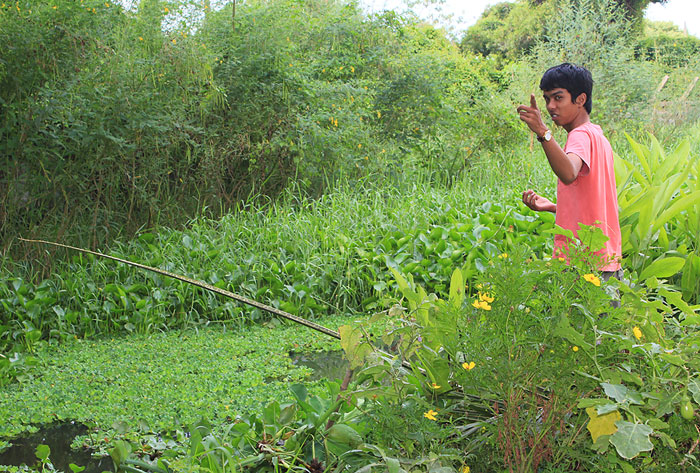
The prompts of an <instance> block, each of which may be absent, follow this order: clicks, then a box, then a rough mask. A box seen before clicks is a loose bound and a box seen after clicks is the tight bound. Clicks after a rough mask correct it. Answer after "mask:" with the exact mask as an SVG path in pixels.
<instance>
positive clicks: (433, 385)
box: [430, 383, 440, 389]
mask: <svg viewBox="0 0 700 473" xmlns="http://www.w3.org/2000/svg"><path fill="white" fill-rule="evenodd" d="M430 387H431V388H433V389H440V385H438V384H435V383H433V384H431V385H430Z"/></svg>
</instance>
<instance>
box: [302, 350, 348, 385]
mask: <svg viewBox="0 0 700 473" xmlns="http://www.w3.org/2000/svg"><path fill="white" fill-rule="evenodd" d="M343 354H344V352H343V351H342V350H338V351H321V352H317V353H295V352H291V353H289V358H290V359H291V360H292V363H294V364H295V365H299V366H306V367H307V368H311V369H312V370H313V373H312V374H311V376H310V377H309V379H310V380H312V381H315V380H319V379H323V378H326V379H329V380H336V379H341V380H342V379H343V378H344V377H345V372H346V371H347V369H348V366H349V364H348V360H346V359H345V358H343Z"/></svg>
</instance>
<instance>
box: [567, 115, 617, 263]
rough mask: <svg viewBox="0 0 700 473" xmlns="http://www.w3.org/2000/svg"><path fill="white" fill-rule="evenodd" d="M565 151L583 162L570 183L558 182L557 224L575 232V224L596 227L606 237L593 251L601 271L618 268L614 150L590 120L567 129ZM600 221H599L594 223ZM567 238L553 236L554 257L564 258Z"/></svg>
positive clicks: (601, 131)
mask: <svg viewBox="0 0 700 473" xmlns="http://www.w3.org/2000/svg"><path fill="white" fill-rule="evenodd" d="M564 152H566V153H574V154H576V155H578V156H579V157H580V158H581V160H582V161H583V165H582V166H581V170H580V171H579V174H578V177H577V178H576V180H575V181H574V182H572V183H571V184H569V185H566V184H564V183H563V182H561V180H559V182H558V183H557V212H556V220H555V222H556V224H557V225H559V226H560V227H562V228H566V229H568V230H572V231H573V232H574V235H576V234H577V230H578V228H579V226H578V224H579V222H580V223H583V224H585V225H588V226H591V225H595V226H597V227H599V228H600V229H601V230H602V231H603V233H604V234H605V235H606V236H607V237H608V238H609V240H608V241H607V242H606V243H605V248H603V250H602V251H600V252H598V253H596V254H599V255H600V256H601V257H602V258H603V262H602V264H601V266H600V267H599V268H598V269H599V270H601V271H616V270H618V269H620V259H621V257H622V242H621V237H620V221H619V218H618V211H617V188H616V186H615V170H614V168H613V151H612V147H611V146H610V142H609V141H608V140H607V138H605V136H604V135H603V130H602V129H601V128H600V127H599V126H598V125H594V124H592V123H590V122H588V123H584V124H583V125H581V126H579V127H577V128H574V129H573V130H571V131H570V132H569V136H568V138H567V140H566V146H565V147H564ZM596 222H599V223H596ZM566 246H567V238H566V237H565V236H563V235H555V237H554V256H555V257H560V256H564V257H566Z"/></svg>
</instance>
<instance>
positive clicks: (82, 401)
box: [0, 318, 348, 453]
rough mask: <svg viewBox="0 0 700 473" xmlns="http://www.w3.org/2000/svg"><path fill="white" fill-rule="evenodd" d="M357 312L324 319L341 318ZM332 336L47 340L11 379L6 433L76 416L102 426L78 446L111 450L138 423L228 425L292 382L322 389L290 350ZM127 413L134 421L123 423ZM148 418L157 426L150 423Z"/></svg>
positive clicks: (252, 331) (323, 346) (4, 402)
mask: <svg viewBox="0 0 700 473" xmlns="http://www.w3.org/2000/svg"><path fill="white" fill-rule="evenodd" d="M347 322H348V318H342V319H325V320H323V321H322V323H324V324H329V325H330V326H332V327H334V326H335V325H340V324H344V323H347ZM322 337H323V336H322V335H320V334H318V333H315V332H311V331H304V330H302V331H301V332H300V331H299V328H298V327H296V326H294V327H291V326H288V325H281V326H280V325H279V324H274V323H271V324H268V325H267V326H252V327H249V328H248V329H247V330H245V331H243V332H238V331H233V330H230V329H225V328H222V327H209V328H206V327H201V328H200V329H199V330H197V331H194V330H189V331H175V330H173V331H171V332H169V333H161V334H153V335H150V336H144V335H131V336H128V335H127V336H123V337H121V338H118V339H114V340H112V339H99V340H92V341H89V340H84V339H73V340H72V341H66V342H63V343H62V344H61V345H60V346H56V345H51V346H49V345H45V346H42V347H38V348H37V349H36V351H35V354H34V356H35V357H36V358H37V360H38V362H39V363H40V365H39V366H40V370H36V369H35V370H34V371H33V374H34V376H33V377H32V378H28V377H25V378H24V379H22V380H21V382H20V383H15V384H14V385H12V386H3V388H2V389H3V391H2V396H1V397H0V417H1V418H2V419H3V423H2V425H1V426H0V437H2V438H11V437H14V436H15V435H17V434H20V433H22V432H24V431H26V430H30V431H31V430H36V425H39V424H45V423H49V422H53V421H68V420H76V421H78V422H82V423H85V424H87V425H89V426H90V427H91V428H92V429H93V432H92V433H91V434H88V435H87V436H85V437H81V438H79V439H78V440H76V447H80V448H83V447H84V448H91V449H95V451H96V452H102V453H105V452H104V449H105V448H107V447H112V446H113V443H114V441H116V440H120V439H126V440H131V439H132V437H131V435H130V434H129V433H139V432H141V433H144V432H146V433H148V432H153V431H154V432H165V431H168V430H170V429H171V428H180V426H181V424H182V425H188V424H190V423H192V422H196V421H197V420H199V418H200V417H201V416H205V417H207V418H208V419H210V420H212V421H213V422H215V423H216V425H217V426H220V425H221V424H222V423H224V422H225V421H226V419H227V417H230V418H235V417H236V416H238V415H245V414H254V413H255V412H257V411H258V409H261V408H262V407H263V406H264V405H267V404H268V403H269V402H271V401H273V400H278V401H280V402H281V401H283V400H284V399H286V397H287V396H288V390H287V386H288V385H289V384H290V383H306V384H307V387H308V389H309V391H310V392H312V393H316V392H317V391H318V386H319V382H318V381H312V380H310V379H309V376H310V374H311V370H310V369H309V368H308V367H306V366H303V365H298V364H295V363H294V360H293V358H292V357H291V356H290V352H292V351H294V352H296V353H299V352H302V353H313V352H316V351H327V350H336V349H339V348H340V347H339V346H338V345H337V343H334V342H333V340H332V339H329V338H322ZM271 361H272V362H271ZM39 373H40V374H41V376H37V375H38V374H39ZM86 399H87V400H90V402H86ZM121 423H124V424H125V425H126V426H127V428H125V429H122V428H117V427H115V425H117V424H121ZM139 425H145V426H148V427H146V428H145V431H144V432H142V430H143V429H141V428H140V427H138V426H139ZM119 430H121V432H120V431H119ZM217 431H218V430H217ZM125 432H126V433H127V434H129V435H124V434H125ZM105 439H106V440H105Z"/></svg>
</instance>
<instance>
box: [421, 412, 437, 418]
mask: <svg viewBox="0 0 700 473" xmlns="http://www.w3.org/2000/svg"><path fill="white" fill-rule="evenodd" d="M436 415H437V412H435V411H434V410H432V409H430V410H429V411H428V412H424V413H423V417H425V418H426V419H430V420H437V417H435V416H436Z"/></svg>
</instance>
